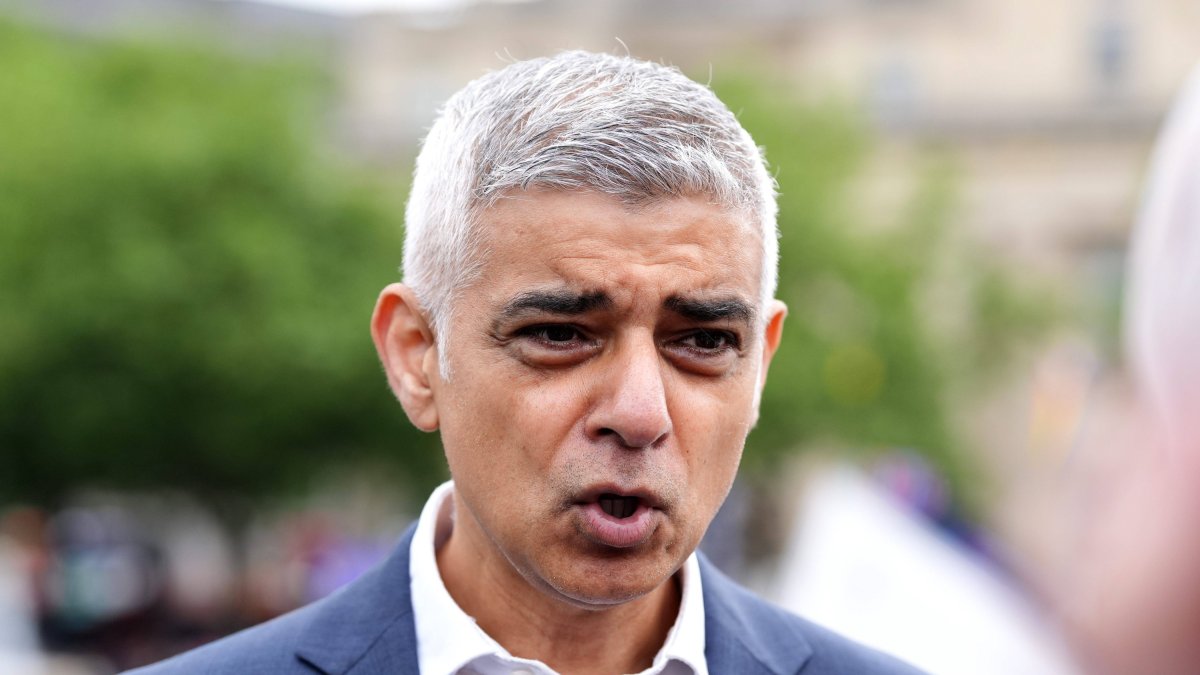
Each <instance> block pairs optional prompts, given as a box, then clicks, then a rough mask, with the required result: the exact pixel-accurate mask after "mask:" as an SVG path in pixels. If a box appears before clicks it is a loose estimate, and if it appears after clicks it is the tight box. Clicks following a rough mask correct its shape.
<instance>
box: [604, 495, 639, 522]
mask: <svg viewBox="0 0 1200 675" xmlns="http://www.w3.org/2000/svg"><path fill="white" fill-rule="evenodd" d="M598 501H599V502H600V508H601V509H602V510H604V512H605V513H607V514H608V515H611V516H613V518H620V519H625V518H629V516H631V515H634V512H636V510H637V504H638V503H640V500H638V498H637V497H623V496H620V495H611V494H605V495H600V498H599V500H598Z"/></svg>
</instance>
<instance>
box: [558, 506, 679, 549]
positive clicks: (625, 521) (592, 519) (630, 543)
mask: <svg viewBox="0 0 1200 675" xmlns="http://www.w3.org/2000/svg"><path fill="white" fill-rule="evenodd" d="M578 508H579V509H580V511H581V515H582V518H580V521H581V525H582V530H583V534H584V536H585V537H587V538H588V539H591V540H592V541H594V542H595V543H597V544H601V545H603V546H609V547H611V548H633V547H635V546H639V545H641V544H644V543H646V541H648V540H649V539H650V537H651V535H653V534H654V531H655V530H657V529H658V522H659V519H661V518H662V511H659V510H658V509H654V508H650V507H649V506H647V505H646V504H644V503H639V504H638V507H637V510H636V511H634V512H633V515H632V516H629V517H628V518H617V517H615V516H610V515H608V514H607V513H605V512H604V509H602V508H600V504H599V502H590V503H587V504H579V505H578Z"/></svg>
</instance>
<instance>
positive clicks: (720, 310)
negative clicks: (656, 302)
mask: <svg viewBox="0 0 1200 675" xmlns="http://www.w3.org/2000/svg"><path fill="white" fill-rule="evenodd" d="M663 306H664V307H666V308H667V309H669V310H671V311H672V312H675V313H676V314H678V315H680V316H682V317H684V318H685V319H690V320H692V321H721V320H724V319H734V320H736V321H740V322H742V323H746V324H750V323H753V321H754V308H753V307H751V306H750V305H749V304H748V303H746V302H743V301H742V300H740V299H738V298H735V297H729V298H714V299H711V300H701V299H697V298H685V297H681V296H678V295H672V296H671V297H669V298H667V299H666V301H664V302H663Z"/></svg>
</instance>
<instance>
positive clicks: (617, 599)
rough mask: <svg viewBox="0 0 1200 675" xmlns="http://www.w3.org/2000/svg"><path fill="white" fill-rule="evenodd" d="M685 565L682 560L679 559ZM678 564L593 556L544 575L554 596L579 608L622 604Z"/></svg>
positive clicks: (657, 582) (663, 580) (655, 586)
mask: <svg viewBox="0 0 1200 675" xmlns="http://www.w3.org/2000/svg"><path fill="white" fill-rule="evenodd" d="M680 564H682V561H680ZM678 567H679V565H671V564H669V563H668V562H667V561H665V560H653V559H641V560H639V559H632V560H631V559H629V558H628V557H624V556H614V557H603V558H598V559H597V558H592V559H590V560H587V561H580V562H577V563H575V564H573V565H571V568H570V569H569V570H566V571H565V573H564V574H559V575H552V576H546V577H543V580H544V583H545V585H546V586H548V587H549V589H548V590H550V591H551V592H552V593H554V594H555V595H557V596H559V597H561V598H563V599H564V600H565V601H566V602H569V603H571V604H573V605H575V606H577V607H581V608H590V609H595V608H602V607H609V606H613V605H621V604H624V603H627V602H631V601H633V600H637V599H638V598H641V597H643V596H645V595H647V594H649V593H652V592H653V591H655V590H656V589H658V588H659V587H660V586H662V585H663V584H664V583H666V582H667V581H668V580H669V579H670V578H671V576H672V575H674V574H675V572H676V571H677V569H678Z"/></svg>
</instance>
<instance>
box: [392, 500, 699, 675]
mask: <svg viewBox="0 0 1200 675" xmlns="http://www.w3.org/2000/svg"><path fill="white" fill-rule="evenodd" d="M453 495H454V483H453V481H448V482H446V483H443V484H442V485H441V486H439V487H438V488H437V489H436V490H434V491H433V494H432V495H430V496H429V500H428V501H427V502H425V508H424V509H422V510H421V519H420V521H418V523H417V531H416V533H415V534H414V535H413V539H412V547H411V549H410V550H409V565H410V573H411V582H410V583H411V585H412V603H413V610H414V614H415V617H414V619H415V626H416V633H417V658H418V661H419V663H420V668H421V672H422V673H426V674H427V675H452V674H454V673H457V672H458V671H459V670H460V669H461V668H463V667H464V666H466V665H468V664H470V663H471V662H472V661H475V660H476V659H479V658H481V657H489V656H494V657H499V658H501V659H503V660H506V661H511V662H513V663H518V662H520V663H528V662H527V661H525V660H524V659H517V658H515V657H513V656H512V655H510V654H509V653H508V651H507V650H505V649H504V647H502V646H500V644H499V643H497V642H496V641H495V640H493V639H492V638H491V637H490V636H488V634H487V633H485V632H483V629H482V628H480V627H479V626H478V624H476V623H475V619H473V618H472V617H470V616H468V615H467V614H466V612H463V611H462V609H461V608H460V607H459V606H458V604H457V603H456V602H454V598H452V597H450V593H449V592H448V591H447V590H446V585H445V584H444V583H442V575H441V573H440V572H439V571H438V567H437V556H436V551H437V549H438V548H439V547H440V546H441V545H442V544H444V543H445V542H446V540H447V538H449V536H450V531H451V530H452V529H453V528H454V500H453V499H452V497H453ZM679 574H680V585H681V586H682V593H681V595H682V598H681V601H680V603H679V616H678V617H676V619H675V625H673V626H672V627H671V630H670V632H668V633H667V639H666V642H664V643H663V647H662V649H661V650H659V652H658V654H657V655H656V656H655V657H654V662H653V664H652V665H651V666H650V668H648V669H646V670H644V671H642V673H639V674H638V675H656V674H659V673H664V672H665V671H666V670H667V669H668V666H671V671H672V672H674V671H675V670H677V667H678V666H679V665H687V666H690V667H691V670H692V672H693V673H694V674H695V675H708V667H707V664H706V661H705V658H704V596H703V589H702V588H701V581H700V565H699V562H698V561H697V559H696V554H695V553H692V555H690V556H688V559H687V561H686V562H685V563H684V564H683V567H682V568H681V569H680V570H679ZM673 662H676V663H673ZM543 668H544V666H543ZM546 670H547V671H548V670H549V669H548V668H547V669H546Z"/></svg>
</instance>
